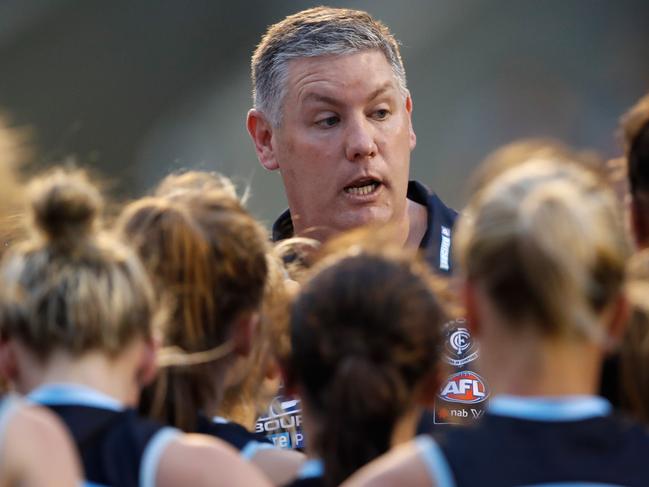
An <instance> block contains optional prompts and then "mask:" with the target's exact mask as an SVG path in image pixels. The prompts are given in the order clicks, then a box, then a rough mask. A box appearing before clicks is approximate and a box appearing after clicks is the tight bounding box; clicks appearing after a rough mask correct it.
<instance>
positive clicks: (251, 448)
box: [241, 440, 277, 460]
mask: <svg viewBox="0 0 649 487" xmlns="http://www.w3.org/2000/svg"><path fill="white" fill-rule="evenodd" d="M276 449H277V448H276V447H275V445H273V444H271V443H264V442H263V441H256V440H251V441H249V442H248V443H246V446H244V447H243V448H242V449H241V456H242V457H243V458H245V459H246V460H252V458H253V457H254V456H255V455H256V454H257V453H259V452H260V451H261V450H276Z"/></svg>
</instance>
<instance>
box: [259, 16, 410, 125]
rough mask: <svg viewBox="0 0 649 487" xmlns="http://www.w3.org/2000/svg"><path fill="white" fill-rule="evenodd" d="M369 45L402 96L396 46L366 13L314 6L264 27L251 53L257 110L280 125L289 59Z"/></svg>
mask: <svg viewBox="0 0 649 487" xmlns="http://www.w3.org/2000/svg"><path fill="white" fill-rule="evenodd" d="M368 49H380V50H381V52H383V54H384V55H385V57H386V59H387V61H388V63H390V66H391V67H392V71H393V73H394V76H395V79H396V81H397V84H398V87H399V89H400V91H401V92H402V93H403V94H404V96H406V95H407V88H406V72H405V69H404V67H403V61H402V60H401V54H400V53H399V45H398V43H397V41H396V39H395V38H394V36H393V35H392V34H391V33H390V31H389V29H388V28H387V27H386V26H385V25H384V24H383V23H381V22H380V21H378V20H376V19H374V18H372V16H371V15H370V14H368V13H367V12H363V11H361V10H350V9H343V8H330V7H316V8H311V9H308V10H303V11H301V12H298V13H296V14H293V15H289V16H288V17H286V18H285V19H283V20H282V21H280V22H278V23H276V24H274V25H272V26H270V27H269V28H268V30H267V31H266V33H265V34H264V36H263V37H262V39H261V42H260V43H259V45H258V46H257V48H256V50H255V52H254V54H253V56H252V85H253V98H254V104H255V108H257V109H258V110H260V111H261V112H263V113H264V114H265V115H266V117H268V119H269V121H270V122H271V123H272V124H273V125H275V126H277V125H279V124H280V123H281V118H282V117H281V113H282V109H281V108H282V103H283V101H284V97H285V95H286V83H287V80H288V70H289V62H290V61H291V60H293V59H299V58H307V57H318V56H331V55H343V54H352V53H356V52H359V51H364V50H368Z"/></svg>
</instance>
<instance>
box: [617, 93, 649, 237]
mask: <svg viewBox="0 0 649 487" xmlns="http://www.w3.org/2000/svg"><path fill="white" fill-rule="evenodd" d="M622 137H623V141H624V151H625V156H626V160H627V174H628V180H629V190H630V193H631V224H632V228H633V232H634V236H635V240H636V244H637V245H638V247H640V248H645V247H649V94H648V95H645V96H644V97H643V98H641V99H640V100H639V101H638V103H636V104H635V105H634V106H633V107H632V108H631V109H630V110H629V111H628V112H627V113H626V114H625V115H624V117H622Z"/></svg>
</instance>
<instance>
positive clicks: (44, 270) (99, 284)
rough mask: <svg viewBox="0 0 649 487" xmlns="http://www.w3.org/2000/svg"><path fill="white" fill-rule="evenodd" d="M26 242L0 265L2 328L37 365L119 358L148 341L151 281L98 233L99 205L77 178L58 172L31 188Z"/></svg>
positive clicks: (84, 181)
mask: <svg viewBox="0 0 649 487" xmlns="http://www.w3.org/2000/svg"><path fill="white" fill-rule="evenodd" d="M28 200H29V203H30V206H31V213H30V216H31V223H29V230H30V231H31V236H30V237H29V238H28V239H27V240H26V241H24V242H21V243H19V244H16V245H14V246H13V247H12V248H11V249H10V251H9V252H8V253H7V254H6V255H5V257H4V259H3V262H2V269H1V282H2V289H1V292H2V299H0V329H1V332H2V335H3V336H9V337H13V338H16V339H18V340H20V341H21V342H22V343H24V344H25V345H26V346H27V347H28V348H29V349H30V350H32V351H33V352H34V354H35V355H36V357H37V358H40V359H42V360H46V359H47V358H48V357H49V355H50V354H51V353H52V352H53V351H55V350H63V351H65V352H67V353H69V354H72V355H73V356H80V355H82V354H84V353H86V352H89V351H95V350H98V351H101V352H104V353H106V354H108V355H109V356H116V355H118V354H119V353H120V352H121V351H123V349H124V347H125V345H127V344H128V343H130V342H131V340H133V339H134V338H137V337H145V338H147V337H149V336H150V334H151V328H152V322H153V320H154V318H155V317H156V313H155V312H154V306H153V293H152V288H151V285H150V282H149V279H148V277H147V275H146V272H145V271H144V269H143V267H142V265H141V263H140V261H139V259H138V258H137V256H136V255H135V254H134V252H132V251H131V250H130V249H129V248H128V247H126V246H125V245H123V244H122V243H120V242H119V241H118V240H116V239H115V238H113V237H112V236H110V235H109V234H107V233H104V232H103V231H102V229H101V222H100V214H101V210H102V198H101V196H100V194H99V192H98V190H97V189H96V188H95V187H94V186H93V185H92V184H91V183H90V182H89V181H88V179H87V178H86V176H85V174H84V173H83V172H81V171H65V170H62V169H55V170H53V171H50V172H48V173H45V174H44V175H42V176H40V177H38V178H35V179H34V180H32V181H31V183H30V184H29V186H28Z"/></svg>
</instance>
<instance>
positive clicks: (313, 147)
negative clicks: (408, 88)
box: [271, 50, 415, 235]
mask: <svg viewBox="0 0 649 487" xmlns="http://www.w3.org/2000/svg"><path fill="white" fill-rule="evenodd" d="M286 88H287V89H286V95H285V98H284V101H283V105H282V122H281V124H280V126H279V127H277V128H275V129H274V130H273V133H272V137H271V145H272V152H273V157H274V160H275V162H276V164H277V166H278V167H279V170H280V172H281V174H282V178H283V180H284V186H285V188H286V195H287V198H288V201H289V207H290V209H291V214H292V216H293V222H294V225H295V228H296V231H297V232H299V233H303V234H305V235H309V233H308V230H309V229H315V230H316V233H315V235H329V234H331V233H337V232H339V231H343V230H346V229H349V228H353V227H357V226H360V225H363V224H367V223H371V222H387V221H389V220H392V219H395V220H398V219H401V218H407V214H406V212H407V203H406V191H407V186H408V172H409V165H410V151H411V150H412V149H413V148H414V146H415V134H414V132H413V131H412V125H411V118H410V114H411V111H412V105H411V100H410V97H407V98H406V97H405V96H404V95H403V93H402V92H401V91H400V90H399V88H398V84H397V81H396V79H395V77H394V74H393V72H392V69H391V67H390V64H389V63H388V61H387V60H386V58H385V56H384V54H383V53H382V52H381V51H379V50H367V51H360V52H358V53H354V54H348V55H340V56H321V57H313V58H301V59H296V60H293V61H291V62H290V64H289V76H288V81H287V87H286ZM305 230H306V232H305Z"/></svg>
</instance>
